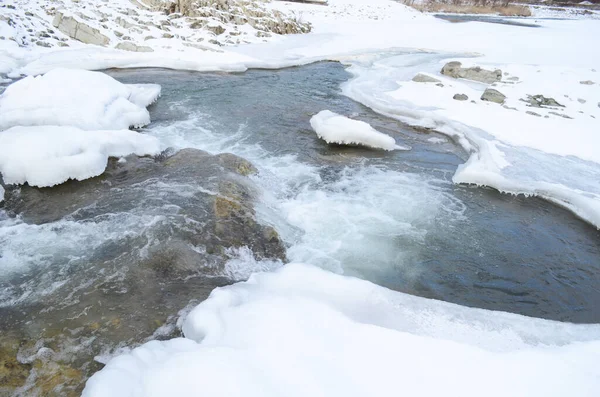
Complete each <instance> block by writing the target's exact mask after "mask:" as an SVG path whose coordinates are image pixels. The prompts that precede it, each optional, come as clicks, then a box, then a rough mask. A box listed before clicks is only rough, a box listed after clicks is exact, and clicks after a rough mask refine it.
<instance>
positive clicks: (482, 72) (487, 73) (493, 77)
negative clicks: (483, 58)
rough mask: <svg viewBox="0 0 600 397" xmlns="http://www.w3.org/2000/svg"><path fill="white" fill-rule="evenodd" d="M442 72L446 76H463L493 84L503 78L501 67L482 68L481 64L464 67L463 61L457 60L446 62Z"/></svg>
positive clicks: (463, 77) (462, 77)
mask: <svg viewBox="0 0 600 397" xmlns="http://www.w3.org/2000/svg"><path fill="white" fill-rule="evenodd" d="M442 74H443V75H445V76H450V77H454V78H455V79H458V78H461V79H467V80H473V81H479V82H482V83H486V84H491V83H495V82H497V81H500V80H502V71H501V70H500V69H496V70H486V69H482V68H480V67H479V66H476V67H471V68H463V67H462V63H460V62H456V61H454V62H448V63H447V64H445V65H444V67H443V68H442Z"/></svg>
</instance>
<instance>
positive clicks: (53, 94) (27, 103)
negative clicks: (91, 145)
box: [0, 68, 160, 130]
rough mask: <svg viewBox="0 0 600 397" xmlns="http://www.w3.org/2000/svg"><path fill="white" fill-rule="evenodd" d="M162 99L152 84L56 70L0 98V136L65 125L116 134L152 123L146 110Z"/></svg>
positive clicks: (20, 84) (25, 81)
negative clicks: (9, 131) (13, 130)
mask: <svg viewBox="0 0 600 397" xmlns="http://www.w3.org/2000/svg"><path fill="white" fill-rule="evenodd" d="M159 96H160V86H159V85H156V84H122V83H119V82H118V81H117V80H115V79H113V78H112V77H110V76H108V75H106V74H104V73H100V72H90V71H85V70H72V69H62V68H59V69H54V70H51V71H50V72H48V73H46V74H45V75H43V76H38V77H32V76H30V77H26V78H24V79H22V80H20V81H17V82H16V83H14V84H12V85H10V86H9V87H8V88H7V89H6V90H5V91H4V93H3V94H2V96H0V130H5V129H8V128H10V127H14V126H18V125H20V126H34V125H68V126H73V127H77V128H81V129H83V130H104V129H106V130H117V129H123V128H129V127H131V126H135V127H140V126H143V125H146V124H149V123H150V114H149V113H148V110H146V106H148V105H150V104H151V103H152V102H154V101H155V100H156V99H157V98H158V97H159Z"/></svg>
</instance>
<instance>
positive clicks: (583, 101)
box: [577, 98, 587, 105]
mask: <svg viewBox="0 0 600 397" xmlns="http://www.w3.org/2000/svg"><path fill="white" fill-rule="evenodd" d="M577 102H579V103H581V104H582V105H583V104H584V103H586V102H587V101H586V100H585V99H582V98H577Z"/></svg>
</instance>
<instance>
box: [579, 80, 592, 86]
mask: <svg viewBox="0 0 600 397" xmlns="http://www.w3.org/2000/svg"><path fill="white" fill-rule="evenodd" d="M579 84H583V85H593V84H595V83H594V82H593V81H592V80H585V81H580V82H579Z"/></svg>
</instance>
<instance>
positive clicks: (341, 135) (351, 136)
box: [310, 110, 406, 150]
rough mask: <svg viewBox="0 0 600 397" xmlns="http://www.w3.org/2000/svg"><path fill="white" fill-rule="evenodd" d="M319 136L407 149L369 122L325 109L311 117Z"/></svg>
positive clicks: (342, 142) (376, 147)
mask: <svg viewBox="0 0 600 397" xmlns="http://www.w3.org/2000/svg"><path fill="white" fill-rule="evenodd" d="M310 125H311V127H312V128H313V130H315V132H316V133H317V136H318V137H319V138H321V139H323V140H324V141H325V142H327V143H337V144H339V145H363V146H368V147H370V148H373V149H383V150H394V149H405V150H406V148H403V147H401V146H397V145H396V141H395V140H394V138H392V137H391V136H389V135H386V134H384V133H381V132H379V131H377V130H376V129H374V128H373V127H371V126H370V125H369V124H367V123H365V122H364V121H360V120H352V119H349V118H347V117H344V116H341V115H339V114H337V113H334V112H332V111H330V110H323V111H321V112H319V113H317V114H316V115H314V116H313V117H312V118H311V119H310Z"/></svg>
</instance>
